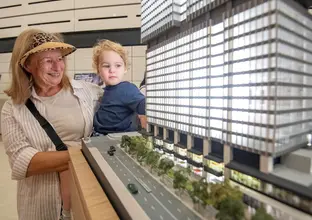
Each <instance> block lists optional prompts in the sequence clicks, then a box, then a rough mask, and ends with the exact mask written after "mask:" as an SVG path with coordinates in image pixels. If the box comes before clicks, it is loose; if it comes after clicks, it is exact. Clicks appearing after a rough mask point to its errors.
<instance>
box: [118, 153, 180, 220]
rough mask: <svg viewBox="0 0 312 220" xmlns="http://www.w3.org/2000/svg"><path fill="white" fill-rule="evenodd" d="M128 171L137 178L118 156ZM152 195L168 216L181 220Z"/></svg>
mask: <svg viewBox="0 0 312 220" xmlns="http://www.w3.org/2000/svg"><path fill="white" fill-rule="evenodd" d="M115 158H116V159H117V160H118V161H119V162H120V163H121V164H122V165H123V166H124V167H125V168H126V169H127V170H128V171H129V173H131V175H132V176H134V177H136V176H135V175H134V174H133V173H132V171H131V170H129V168H128V167H127V166H126V165H125V164H124V163H123V162H122V161H121V160H120V159H119V158H118V157H117V156H116V157H115ZM150 195H151V196H152V197H153V198H154V199H155V200H156V202H158V203H159V205H160V206H161V207H162V208H163V209H164V210H165V211H166V212H168V214H169V215H170V216H171V217H172V218H173V219H174V220H179V219H177V218H176V217H175V216H174V215H173V214H172V213H171V212H170V211H169V210H168V209H167V208H166V207H165V206H164V205H163V204H162V203H161V202H160V201H159V200H158V199H157V198H156V196H154V195H153V193H150Z"/></svg>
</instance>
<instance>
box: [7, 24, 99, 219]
mask: <svg viewBox="0 0 312 220" xmlns="http://www.w3.org/2000/svg"><path fill="white" fill-rule="evenodd" d="M74 51H75V47H74V46H72V45H69V44H66V43H64V42H63V41H62V38H61V36H60V35H58V34H52V33H46V32H44V31H41V30H37V29H27V30H26V31H24V32H22V33H21V34H20V35H19V36H18V37H17V39H16V41H15V45H14V48H13V52H12V57H11V62H10V70H11V73H12V83H11V86H10V88H9V89H8V90H7V91H5V92H6V93H7V94H8V96H10V97H11V99H10V100H8V101H7V102H6V103H5V104H4V106H3V108H2V112H1V128H2V138H3V144H4V147H5V150H6V154H7V155H8V157H9V162H10V166H11V170H12V179H14V180H17V181H18V189H17V210H18V216H19V219H23V220H42V219H45V220H56V219H58V218H61V219H64V220H65V219H66V220H69V219H70V214H69V211H70V195H69V182H68V161H69V155H68V152H67V146H66V144H65V143H68V142H72V141H80V139H81V138H83V137H87V136H89V135H90V133H91V131H92V118H93V114H94V110H95V107H96V104H97V102H98V99H99V97H100V96H101V95H102V93H103V90H102V89H101V88H100V87H98V86H97V85H95V84H91V83H87V82H84V81H75V80H72V81H70V80H69V78H68V76H67V74H66V56H67V55H69V54H70V53H72V52H74ZM38 122H39V123H38ZM63 141H64V142H65V143H64V142H63ZM25 195H28V196H25ZM61 208H63V212H62V215H61V216H60V213H61Z"/></svg>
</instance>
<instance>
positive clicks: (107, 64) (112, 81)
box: [98, 51, 126, 86]
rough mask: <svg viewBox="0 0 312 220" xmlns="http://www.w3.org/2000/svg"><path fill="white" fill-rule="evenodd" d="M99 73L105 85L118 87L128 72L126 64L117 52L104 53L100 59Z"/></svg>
mask: <svg viewBox="0 0 312 220" xmlns="http://www.w3.org/2000/svg"><path fill="white" fill-rule="evenodd" d="M98 71H99V75H100V77H101V79H102V80H103V82H104V83H105V85H107V86H113V85H117V84H118V83H120V82H121V81H122V79H123V76H124V74H125V72H126V67H125V62H124V61H123V59H122V58H121V56H120V55H119V54H118V53H116V52H115V51H103V52H102V54H101V56H100V57H99V66H98Z"/></svg>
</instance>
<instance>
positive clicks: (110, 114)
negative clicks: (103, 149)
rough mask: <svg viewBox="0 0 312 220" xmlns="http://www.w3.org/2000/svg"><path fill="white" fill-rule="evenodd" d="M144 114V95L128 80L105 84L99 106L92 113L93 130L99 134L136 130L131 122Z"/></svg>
mask: <svg viewBox="0 0 312 220" xmlns="http://www.w3.org/2000/svg"><path fill="white" fill-rule="evenodd" d="M136 113H137V114H139V115H145V96H144V95H143V94H142V93H141V92H140V91H139V89H138V88H137V87H136V86H135V85H134V84H132V83H130V82H126V81H125V82H121V83H119V84H117V85H114V86H106V87H105V88H104V95H103V98H102V100H101V104H100V107H99V109H98V111H97V112H96V113H95V115H94V120H93V126H94V130H95V131H96V132H98V133H101V134H107V133H114V132H126V131H134V130H136V128H135V126H133V124H132V122H133V121H134V120H133V117H134V116H135V115H136Z"/></svg>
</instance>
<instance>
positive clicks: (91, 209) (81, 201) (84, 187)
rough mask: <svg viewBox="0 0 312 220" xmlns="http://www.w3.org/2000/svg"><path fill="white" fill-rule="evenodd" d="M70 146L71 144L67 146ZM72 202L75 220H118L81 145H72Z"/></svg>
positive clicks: (70, 148) (70, 168)
mask: <svg viewBox="0 0 312 220" xmlns="http://www.w3.org/2000/svg"><path fill="white" fill-rule="evenodd" d="M67 145H68V146H69V144H67ZM70 146H71V147H69V151H68V152H69V155H70V160H71V161H70V162H69V170H70V173H71V182H70V189H71V201H72V216H73V220H117V219H119V217H118V215H117V213H116V212H115V210H114V208H113V207H112V205H111V203H110V201H109V200H108V198H107V196H106V194H105V193H104V191H103V189H102V187H101V185H100V184H99V182H98V180H97V179H96V177H95V175H94V173H93V172H92V170H91V168H90V166H89V164H88V163H87V161H86V159H85V157H84V156H83V154H82V152H81V146H80V145H79V144H76V143H74V144H70Z"/></svg>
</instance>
